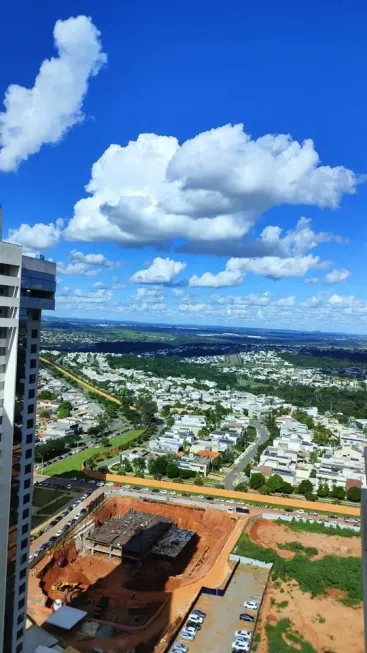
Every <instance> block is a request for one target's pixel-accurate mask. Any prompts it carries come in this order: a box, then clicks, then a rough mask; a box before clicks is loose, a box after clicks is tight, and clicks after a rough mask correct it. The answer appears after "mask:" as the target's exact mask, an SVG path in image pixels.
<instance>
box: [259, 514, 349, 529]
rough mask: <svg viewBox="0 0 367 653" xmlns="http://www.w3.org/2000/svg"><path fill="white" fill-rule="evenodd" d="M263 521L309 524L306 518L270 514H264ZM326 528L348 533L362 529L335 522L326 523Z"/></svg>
mask: <svg viewBox="0 0 367 653" xmlns="http://www.w3.org/2000/svg"><path fill="white" fill-rule="evenodd" d="M262 518H263V519H269V520H271V521H278V519H279V520H281V521H285V522H291V521H293V520H294V521H302V522H307V521H309V519H307V518H305V517H292V516H291V515H274V514H271V513H270V512H263V514H262ZM324 526H325V527H326V528H336V526H339V528H344V529H346V530H348V531H354V532H355V533H360V532H361V529H360V527H359V526H353V524H339V523H338V524H336V523H335V522H324Z"/></svg>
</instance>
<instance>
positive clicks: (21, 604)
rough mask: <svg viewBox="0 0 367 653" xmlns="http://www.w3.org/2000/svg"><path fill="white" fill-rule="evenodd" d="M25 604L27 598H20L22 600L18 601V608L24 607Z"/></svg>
mask: <svg viewBox="0 0 367 653" xmlns="http://www.w3.org/2000/svg"><path fill="white" fill-rule="evenodd" d="M24 604H25V599H20V601H19V602H18V610H21V609H22V608H24Z"/></svg>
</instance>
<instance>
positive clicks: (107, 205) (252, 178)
mask: <svg viewBox="0 0 367 653" xmlns="http://www.w3.org/2000/svg"><path fill="white" fill-rule="evenodd" d="M357 182H358V180H357V177H356V175H355V174H354V173H353V172H352V171H350V170H347V169H346V168H344V167H342V166H338V167H334V168H331V167H329V166H321V165H320V164H319V156H318V154H317V152H316V151H315V149H314V145H313V142H312V141H311V140H306V141H304V142H303V143H298V142H297V141H293V140H292V139H291V137H290V136H288V135H276V136H273V135H271V134H268V135H266V136H263V137H261V138H259V139H257V140H253V139H252V138H251V136H249V135H248V134H246V133H245V132H244V131H243V126H242V125H234V126H231V125H225V126H224V127H219V128H217V129H212V130H210V131H207V132H204V133H201V134H198V135H197V136H196V137H194V138H193V139H191V140H188V141H186V142H184V143H183V144H182V145H181V146H180V145H179V143H178V141H177V139H176V138H174V137H167V136H157V135H156V134H141V135H140V136H139V137H138V139H137V141H130V142H129V143H128V144H127V145H126V146H125V147H122V146H119V145H111V146H110V147H109V148H108V149H107V150H106V151H105V152H104V154H103V155H102V156H101V158H100V159H99V160H98V161H97V162H96V163H95V164H94V165H93V167H92V175H91V179H90V182H89V184H88V185H87V187H86V190H87V191H88V193H89V194H90V196H89V197H87V198H84V199H81V200H79V202H77V203H76V205H75V207H74V216H73V218H72V219H71V221H70V222H69V225H68V227H67V229H66V231H65V237H66V238H68V239H70V240H82V241H95V240H105V241H109V240H110V241H115V242H118V243H120V244H124V245H128V246H141V245H144V244H156V245H158V244H161V243H165V244H167V243H169V242H170V241H172V240H174V239H177V238H182V239H184V240H186V241H189V242H191V243H193V244H195V243H196V244H197V247H198V248H199V250H200V248H201V249H203V250H208V251H209V249H210V248H211V247H217V248H219V249H220V248H222V250H223V248H225V247H227V248H228V247H230V248H232V250H231V251H232V253H235V252H237V249H236V247H237V246H238V243H239V241H241V239H242V237H243V236H245V235H246V234H247V233H248V232H249V231H250V230H251V228H252V226H253V225H254V223H255V222H256V220H257V219H258V218H259V217H260V215H261V214H262V213H263V212H264V211H265V210H267V209H269V208H271V207H272V206H277V205H281V204H291V205H295V204H308V205H317V206H321V207H329V208H335V207H337V206H338V204H339V202H340V199H341V197H342V195H343V193H354V192H355V188H356V184H357ZM272 229H274V228H272ZM275 229H278V228H275ZM307 230H308V231H311V230H310V227H309V221H308V220H307V219H303V222H302V221H301V224H300V225H299V231H302V235H301V236H300V234H297V235H293V236H291V235H288V241H287V240H286V239H287V236H286V237H285V239H281V238H280V231H278V232H277V233H276V232H274V231H273V232H270V231H269V228H268V231H265V230H264V231H265V233H263V234H262V240H263V241H266V240H267V241H269V240H270V241H273V242H272V243H271V246H274V241H276V243H275V244H276V246H277V247H278V249H281V250H282V251H283V252H285V254H286V252H287V250H289V249H290V248H292V249H293V251H296V253H298V252H301V251H302V252H303V251H305V247H306V245H305V244H303V245H302V246H301V245H300V244H299V242H298V241H300V240H303V241H305V240H307V241H308V244H307V248H308V249H310V248H311V247H313V246H315V245H314V244H313V243H314V242H315V239H316V241H320V238H321V236H320V235H317V234H314V232H312V233H308V234H307V233H306V231H307ZM325 238H329V235H326V236H325ZM280 240H281V241H282V242H279V241H280ZM283 241H285V242H283ZM260 244H261V243H260ZM316 244H317V243H316ZM265 245H267V246H268V247H269V246H270V244H269V242H267V243H266V242H265ZM262 247H264V243H262ZM223 251H224V250H223ZM223 251H222V253H223ZM285 254H284V253H283V254H282V255H283V256H284V255H285Z"/></svg>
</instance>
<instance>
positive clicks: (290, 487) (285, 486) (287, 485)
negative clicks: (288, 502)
mask: <svg viewBox="0 0 367 653" xmlns="http://www.w3.org/2000/svg"><path fill="white" fill-rule="evenodd" d="M293 490H294V487H293V485H291V484H290V483H287V481H286V482H285V483H283V487H282V492H283V493H284V494H292V492H293Z"/></svg>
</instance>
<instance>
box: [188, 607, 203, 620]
mask: <svg viewBox="0 0 367 653" xmlns="http://www.w3.org/2000/svg"><path fill="white" fill-rule="evenodd" d="M191 614H197V615H198V616H199V617H202V618H203V619H205V617H206V612H203V611H202V610H199V609H198V608H194V610H191Z"/></svg>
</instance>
